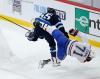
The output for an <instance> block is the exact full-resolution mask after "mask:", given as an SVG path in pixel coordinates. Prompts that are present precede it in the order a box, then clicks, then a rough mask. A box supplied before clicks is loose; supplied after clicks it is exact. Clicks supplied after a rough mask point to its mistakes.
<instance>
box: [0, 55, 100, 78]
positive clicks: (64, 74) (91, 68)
mask: <svg viewBox="0 0 100 79" xmlns="http://www.w3.org/2000/svg"><path fill="white" fill-rule="evenodd" d="M98 59H100V58H99V56H97V57H96V58H95V59H94V60H93V61H91V62H90V63H86V64H81V63H80V62H78V61H77V60H75V61H73V59H72V58H70V57H68V58H67V59H66V60H65V61H64V62H62V65H61V66H59V67H52V65H51V64H48V65H46V66H45V67H44V68H42V69H38V65H39V61H37V60H34V57H27V58H25V59H23V60H20V61H18V62H16V63H8V64H6V65H4V66H2V68H1V69H4V70H6V71H9V72H13V73H15V74H18V75H21V76H24V77H25V78H28V79H47V78H48V79H61V78H63V79H100V67H99V64H100V62H99V60H98Z"/></svg>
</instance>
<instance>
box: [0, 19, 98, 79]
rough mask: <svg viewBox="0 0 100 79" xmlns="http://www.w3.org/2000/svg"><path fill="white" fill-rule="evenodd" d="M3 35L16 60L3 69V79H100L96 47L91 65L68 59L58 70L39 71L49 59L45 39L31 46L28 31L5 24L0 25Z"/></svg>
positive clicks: (1, 69)
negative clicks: (41, 64)
mask: <svg viewBox="0 0 100 79" xmlns="http://www.w3.org/2000/svg"><path fill="white" fill-rule="evenodd" d="M0 31H1V32H2V33H3V35H4V37H5V38H6V41H7V43H8V45H9V47H10V49H11V51H12V52H13V54H14V55H15V56H16V57H13V58H11V59H10V62H6V63H5V64H3V65H2V66H1V67H0V79H100V52H99V51H100V48H96V47H93V50H94V51H95V53H96V56H95V58H94V59H93V60H92V61H91V62H89V63H80V62H79V61H77V60H76V59H75V58H72V57H69V56H68V57H67V58H66V59H65V60H64V61H63V62H62V64H61V66H59V67H53V66H52V64H48V65H46V66H45V67H44V68H43V69H39V68H38V63H39V61H40V60H41V59H46V58H49V57H50V53H49V46H48V44H47V42H46V41H45V40H44V39H42V40H41V39H39V40H38V41H37V42H30V41H28V40H27V38H26V37H25V33H26V32H27V31H26V30H24V29H22V28H20V27H18V26H17V25H15V24H12V23H9V22H6V21H0ZM2 53H3V52H0V54H2Z"/></svg>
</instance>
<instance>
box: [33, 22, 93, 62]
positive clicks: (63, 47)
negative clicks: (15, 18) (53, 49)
mask: <svg viewBox="0 0 100 79" xmlns="http://www.w3.org/2000/svg"><path fill="white" fill-rule="evenodd" d="M34 26H35V27H41V28H42V29H44V30H46V31H47V32H48V33H49V34H51V35H52V36H53V37H54V38H55V40H56V41H57V48H58V50H57V58H58V60H59V61H60V62H61V61H62V60H64V59H65V58H66V56H67V55H70V56H72V57H76V58H77V59H78V60H79V61H80V62H82V63H84V62H89V61H91V60H92V59H93V58H94V52H93V51H92V50H91V46H90V45H89V44H87V41H88V39H86V37H85V34H83V33H81V32H79V31H77V30H74V29H71V30H70V31H69V33H70V34H72V35H74V36H76V35H78V36H79V37H81V38H82V40H83V42H82V43H80V42H78V41H73V40H70V39H68V38H67V37H66V36H64V34H63V33H62V32H61V31H59V30H58V29H56V27H55V26H49V24H47V23H44V21H42V20H41V21H39V20H37V21H35V23H34Z"/></svg>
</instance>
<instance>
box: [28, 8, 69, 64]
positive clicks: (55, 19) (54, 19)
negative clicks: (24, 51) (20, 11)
mask: <svg viewBox="0 0 100 79" xmlns="http://www.w3.org/2000/svg"><path fill="white" fill-rule="evenodd" d="M35 20H36V21H37V20H44V21H46V22H48V23H49V24H50V26H56V28H58V29H59V30H60V31H61V32H62V33H63V34H64V35H65V36H66V37H67V38H69V36H68V33H67V32H65V29H64V26H63V24H62V22H61V18H60V17H59V16H58V15H57V14H56V11H55V10H54V9H53V8H48V9H47V13H44V14H42V15H40V17H38V18H36V19H35ZM34 23H35V22H34ZM34 23H33V25H35V24H34ZM27 38H28V40H30V41H37V39H38V38H45V40H46V41H47V42H48V44H49V47H50V53H51V59H52V62H53V64H56V65H59V61H57V58H56V44H55V41H54V38H53V37H52V36H51V35H50V34H49V33H48V32H46V31H45V30H43V29H42V28H40V27H35V28H34V29H33V30H32V31H31V32H29V33H28V35H27ZM51 59H47V60H43V61H41V62H42V64H46V63H48V62H49V61H51Z"/></svg>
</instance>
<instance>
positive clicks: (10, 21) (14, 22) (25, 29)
mask: <svg viewBox="0 0 100 79" xmlns="http://www.w3.org/2000/svg"><path fill="white" fill-rule="evenodd" d="M0 17H1V18H3V19H5V20H7V21H9V22H11V23H13V24H15V25H17V26H19V27H21V28H23V29H25V30H27V31H30V30H29V29H27V28H25V27H23V26H21V25H19V24H17V23H15V22H13V21H11V20H9V19H7V18H5V17H3V16H0Z"/></svg>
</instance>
